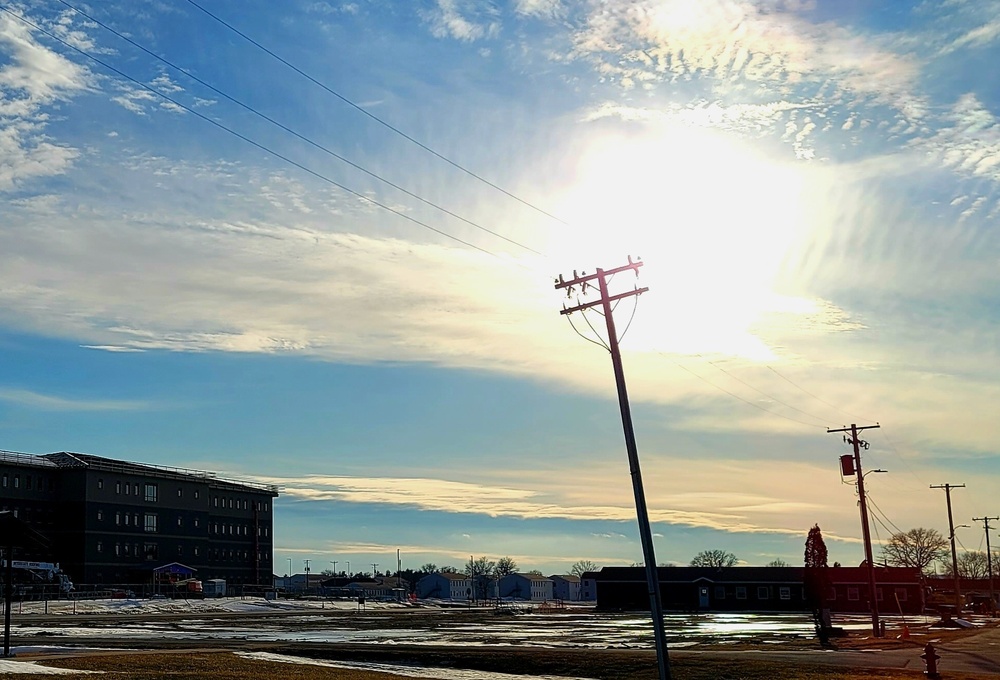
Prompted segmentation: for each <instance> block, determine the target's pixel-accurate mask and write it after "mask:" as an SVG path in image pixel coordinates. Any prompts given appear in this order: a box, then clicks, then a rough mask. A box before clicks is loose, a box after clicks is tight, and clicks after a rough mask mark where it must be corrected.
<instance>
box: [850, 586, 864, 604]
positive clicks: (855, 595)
mask: <svg viewBox="0 0 1000 680" xmlns="http://www.w3.org/2000/svg"><path fill="white" fill-rule="evenodd" d="M847 599H848V600H850V601H851V602H857V601H858V600H860V599H861V594H860V593H859V592H858V589H857V588H848V589H847Z"/></svg>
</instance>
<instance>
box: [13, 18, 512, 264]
mask: <svg viewBox="0 0 1000 680" xmlns="http://www.w3.org/2000/svg"><path fill="white" fill-rule="evenodd" d="M0 11H3V12H5V13H7V14H9V15H10V16H12V17H14V18H15V19H17V20H18V21H21V22H22V23H24V24H25V25H27V26H30V27H32V28H34V29H35V30H37V31H39V32H40V33H43V34H45V35H47V36H48V37H49V38H51V39H53V40H55V41H56V42H58V43H60V44H62V45H63V46H64V47H67V48H69V49H71V50H73V51H75V52H77V53H79V54H81V55H83V56H84V57H86V58H87V59H90V60H91V61H93V62H95V63H97V64H100V65H101V66H103V67H104V68H106V69H108V70H109V71H111V72H113V73H115V74H116V75H118V76H120V77H122V78H124V79H126V80H128V81H129V82H131V83H134V84H135V85H138V86H139V87H141V88H143V89H144V90H146V91H148V92H150V93H152V94H155V95H156V96H158V97H161V98H162V99H165V100H166V101H168V102H170V103H171V104H173V105H175V106H177V107H179V108H181V109H183V110H184V111H186V112H188V113H190V114H192V115H193V116H196V117H197V118H199V119H201V120H203V121H205V122H206V123H209V124H211V125H213V126H215V127H217V128H219V129H220V130H223V131H225V132H227V133H229V134H230V135H232V136H234V137H236V138H238V139H240V140H242V141H244V142H246V143H247V144H250V145H251V146H253V147H255V148H257V149H259V150H261V151H263V152H265V153H267V154H268V155H271V156H273V157H275V158H277V159H279V160H282V161H284V162H285V163H288V164H289V165H292V166H294V167H296V168H298V169H300V170H302V171H303V172H306V173H308V174H310V175H312V176H313V177H316V178H317V179H319V180H321V181H323V182H326V183H327V184H330V185H332V186H335V187H337V188H338V189H341V190H342V191H345V192H347V193H349V194H351V195H352V196H355V197H357V198H360V199H361V200H363V201H365V202H367V203H369V204H371V205H374V206H377V207H379V208H382V209H383V210H386V211H388V212H390V213H393V214H394V215H397V216H399V217H402V218H403V219H405V220H407V221H409V222H411V223H413V224H416V225H418V226H420V227H423V228H424V229H427V230H429V231H432V232H434V233H436V234H439V235H441V236H444V237H445V238H448V239H451V240H452V241H455V242H456V243H460V244H462V245H464V246H467V247H469V248H472V249H473V250H477V251H479V252H481V253H484V254H486V255H489V256H491V257H495V258H497V259H501V260H503V259H504V258H503V257H502V256H501V255H499V254H497V253H495V252H493V251H491V250H489V249H487V248H483V247H481V246H478V245H476V244H474V243H471V242H469V241H467V240H465V239H462V238H460V237H458V236H455V235H454V234H450V233H448V232H446V231H444V230H442V229H438V228H437V227H434V226H431V225H430V224H427V223H426V222H424V221H422V220H419V219H417V218H415V217H411V216H410V215H407V214H406V213H404V212H402V211H400V210H397V209H395V208H393V207H391V206H389V205H386V204H385V203H382V202H381V201H378V200H376V199H374V198H371V197H370V196H366V195H365V194H363V193H361V192H358V191H355V190H353V189H350V188H349V187H347V186H345V185H343V184H340V183H339V182H337V181H335V180H333V179H331V178H329V177H327V176H326V175H324V174H322V173H320V172H318V171H316V170H313V169H311V168H309V167H307V166H305V165H303V164H302V163H299V162H298V161H295V160H292V159H291V158H289V157H288V156H285V155H283V154H281V153H279V152H277V151H275V150H273V149H271V148H269V147H267V146H265V145H264V144H261V143H259V142H257V141H254V140H253V139H250V138H249V137H247V136H246V135H243V134H241V133H239V132H237V131H236V130H233V129H232V128H230V127H228V126H226V125H224V124H222V123H220V122H218V121H216V120H213V119H211V118H209V117H208V116H206V115H204V114H202V113H200V112H199V111H196V110H195V109H193V108H191V107H190V106H186V105H185V104H182V103H181V102H179V101H177V100H176V99H174V98H173V97H171V96H169V95H168V94H166V93H164V92H161V91H160V90H158V89H156V88H154V87H152V86H150V85H147V84H146V83H143V82H142V81H140V80H138V79H136V78H133V77H132V76H130V75H128V74H127V73H125V72H124V71H121V70H120V69H118V68H116V67H114V66H112V65H111V64H108V63H107V62H105V61H103V60H101V59H99V58H98V57H95V56H94V55H92V54H90V53H88V52H86V51H85V50H83V49H81V48H79V47H77V46H75V45H72V44H70V43H69V42H67V41H66V40H63V39H62V38H60V37H59V36H57V35H55V34H54V33H52V32H51V31H48V30H46V29H45V28H44V27H42V26H39V25H37V24H35V23H33V22H31V21H29V20H28V19H26V18H24V17H23V16H21V15H19V14H17V13H16V12H14V11H12V10H11V9H10V8H9V7H8V6H7V5H0ZM508 261H510V260H508ZM513 262H514V263H515V264H517V262H516V261H513Z"/></svg>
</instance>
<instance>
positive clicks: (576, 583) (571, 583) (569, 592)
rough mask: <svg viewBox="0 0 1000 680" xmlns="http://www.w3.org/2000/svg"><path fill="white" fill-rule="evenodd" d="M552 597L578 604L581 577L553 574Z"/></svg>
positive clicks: (551, 577)
mask: <svg viewBox="0 0 1000 680" xmlns="http://www.w3.org/2000/svg"><path fill="white" fill-rule="evenodd" d="M549 578H550V579H551V580H552V596H553V597H555V598H556V599H557V600H564V601H566V602H576V601H578V600H579V599H580V577H579V576H574V575H573V574H553V575H552V576H549Z"/></svg>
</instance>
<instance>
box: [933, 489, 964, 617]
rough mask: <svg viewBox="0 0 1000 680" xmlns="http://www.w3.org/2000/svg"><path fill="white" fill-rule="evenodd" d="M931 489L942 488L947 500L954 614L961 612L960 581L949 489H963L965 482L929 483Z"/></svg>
mask: <svg viewBox="0 0 1000 680" xmlns="http://www.w3.org/2000/svg"><path fill="white" fill-rule="evenodd" d="M931 488H932V489H944V497H945V500H946V501H947V502H948V534H949V535H950V536H951V571H952V575H953V576H954V577H955V616H958V615H959V614H961V613H962V583H961V581H960V580H959V576H958V553H957V552H956V551H955V521H954V520H953V519H952V515H951V490H952V489H964V488H965V484H931Z"/></svg>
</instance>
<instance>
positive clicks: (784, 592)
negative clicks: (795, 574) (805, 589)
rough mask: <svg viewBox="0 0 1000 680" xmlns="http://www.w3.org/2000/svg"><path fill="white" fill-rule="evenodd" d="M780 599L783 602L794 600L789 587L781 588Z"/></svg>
mask: <svg viewBox="0 0 1000 680" xmlns="http://www.w3.org/2000/svg"><path fill="white" fill-rule="evenodd" d="M778 597H779V598H781V599H782V600H790V599H792V589H791V588H789V587H788V586H781V588H779V589H778Z"/></svg>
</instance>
